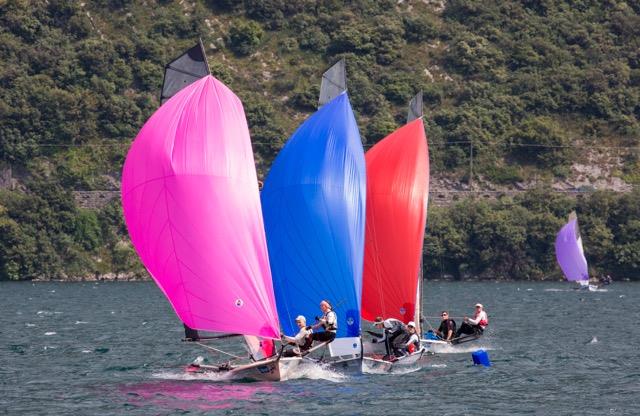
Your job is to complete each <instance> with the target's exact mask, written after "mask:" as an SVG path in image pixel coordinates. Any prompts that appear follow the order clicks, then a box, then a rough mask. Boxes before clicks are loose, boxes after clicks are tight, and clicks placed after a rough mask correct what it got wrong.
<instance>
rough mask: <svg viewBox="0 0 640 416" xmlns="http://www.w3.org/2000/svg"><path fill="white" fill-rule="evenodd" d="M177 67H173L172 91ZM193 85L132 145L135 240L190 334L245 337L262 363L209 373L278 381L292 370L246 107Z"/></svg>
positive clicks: (130, 206)
mask: <svg viewBox="0 0 640 416" xmlns="http://www.w3.org/2000/svg"><path fill="white" fill-rule="evenodd" d="M199 47H200V48H202V45H201V44H200V46H199ZM203 53H204V52H203V51H202V54H203ZM196 55H197V54H196V53H195V52H194V51H193V48H192V49H191V50H190V52H187V54H185V55H183V56H181V57H180V58H178V59H177V60H176V61H178V62H179V61H183V62H185V61H186V62H187V63H188V64H190V65H191V64H193V62H191V61H192V60H193V59H191V58H193V57H194V56H196ZM187 58H189V59H191V61H190V60H189V59H187ZM176 61H174V63H175V62H176ZM195 61H198V59H195ZM205 62H206V60H205ZM177 68H178V69H176V66H175V65H174V66H173V67H169V66H168V68H167V71H168V74H167V76H166V77H165V78H166V79H165V86H169V85H174V84H175V83H174V81H175V80H174V79H173V78H172V75H173V74H172V72H171V71H174V72H176V73H178V74H180V70H179V68H180V67H179V66H178V67H177ZM207 71H208V70H207ZM197 74H200V73H197ZM191 81H192V80H187V81H185V82H184V84H185V85H184V86H183V88H182V89H180V90H178V91H172V92H171V94H166V95H165V94H164V93H163V98H165V99H166V102H165V103H164V104H163V105H162V106H161V107H160V108H159V109H158V110H157V111H156V112H155V113H154V114H153V115H152V116H151V117H150V118H149V120H148V121H147V122H146V123H145V125H144V126H143V127H142V129H141V130H140V133H139V134H138V136H137V137H136V139H135V141H134V142H133V144H132V145H131V149H130V150H129V153H128V155H127V158H126V161H125V164H124V169H123V173H122V206H123V211H124V216H125V220H126V224H127V228H128V230H129V235H130V237H131V241H132V243H133V245H134V247H135V249H136V251H137V252H138V254H139V256H140V258H141V260H142V262H143V264H144V265H145V267H146V268H147V270H148V271H149V274H150V275H151V276H152V277H153V279H154V280H155V281H156V283H157V284H158V286H159V287H160V289H161V290H162V291H163V292H164V294H165V296H166V297H167V298H168V300H169V302H170V303H171V305H172V306H173V308H174V310H175V312H176V314H177V315H178V317H179V318H180V319H181V320H182V322H183V323H184V324H185V326H186V328H187V336H188V337H189V338H193V337H195V340H196V341H200V340H201V339H204V337H203V338H201V337H200V336H199V334H198V333H197V332H196V331H197V330H205V331H212V332H222V333H225V334H229V333H230V334H241V335H245V337H246V340H247V344H248V346H249V349H250V350H251V352H252V359H253V361H255V362H253V363H249V364H244V365H236V364H233V365H231V364H228V365H224V366H222V367H218V366H204V365H203V366H201V367H203V368H206V367H208V368H209V369H212V370H215V371H221V372H226V373H229V374H230V375H232V376H237V377H243V378H254V379H259V380H262V379H267V380H278V379H280V378H283V377H284V374H283V370H284V369H285V368H284V367H286V366H288V365H290V364H287V362H286V360H285V359H280V357H279V356H276V355H274V354H275V348H274V344H273V341H272V340H273V339H277V338H279V337H280V328H279V324H278V315H277V311H276V305H275V296H274V293H273V286H272V280H271V271H270V268H269V258H268V253H267V246H266V237H265V234H264V226H263V221H262V212H261V209H260V199H259V193H258V181H257V176H256V171H255V165H254V160H253V152H252V149H251V142H250V139H249V130H248V127H247V122H246V118H245V114H244V110H243V107H242V103H241V102H240V100H239V99H238V97H236V95H235V94H234V93H233V92H232V91H231V90H230V89H229V88H228V87H227V86H226V85H224V84H223V83H221V82H220V81H218V80H217V79H215V78H214V77H212V76H211V75H205V76H203V77H202V78H200V79H197V80H195V81H193V82H191ZM170 90H172V89H170ZM225 336H226V335H225ZM267 357H270V358H267ZM264 358H266V359H264ZM260 359H263V360H260ZM293 361H295V360H293ZM289 362H292V360H291V359H289ZM283 366H284V367H283Z"/></svg>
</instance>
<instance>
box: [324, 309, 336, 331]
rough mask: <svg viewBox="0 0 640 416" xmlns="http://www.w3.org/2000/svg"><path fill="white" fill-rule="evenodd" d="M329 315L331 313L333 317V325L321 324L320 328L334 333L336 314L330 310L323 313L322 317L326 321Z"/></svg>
mask: <svg viewBox="0 0 640 416" xmlns="http://www.w3.org/2000/svg"><path fill="white" fill-rule="evenodd" d="M330 313H333V316H334V317H335V319H334V323H333V324H327V323H323V324H322V327H323V328H324V330H325V331H331V332H336V331H337V330H338V315H336V313H335V312H334V311H333V310H330V311H328V312H327V313H325V314H324V315H323V316H322V317H323V318H324V319H325V320H328V319H327V318H328V316H329V314H330Z"/></svg>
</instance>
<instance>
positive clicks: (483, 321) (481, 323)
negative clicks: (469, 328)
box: [478, 311, 489, 328]
mask: <svg viewBox="0 0 640 416" xmlns="http://www.w3.org/2000/svg"><path fill="white" fill-rule="evenodd" d="M483 312H484V311H483ZM484 316H486V318H485V319H481V320H480V322H478V325H479V326H481V327H482V328H484V327H486V326H489V316H488V315H487V313H486V312H484Z"/></svg>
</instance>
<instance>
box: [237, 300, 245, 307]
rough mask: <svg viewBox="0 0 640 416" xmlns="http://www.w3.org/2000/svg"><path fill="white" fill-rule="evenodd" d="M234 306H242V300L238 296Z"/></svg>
mask: <svg viewBox="0 0 640 416" xmlns="http://www.w3.org/2000/svg"><path fill="white" fill-rule="evenodd" d="M235 303H236V307H238V308H242V306H243V305H244V301H243V300H242V299H240V298H238V299H236V302H235Z"/></svg>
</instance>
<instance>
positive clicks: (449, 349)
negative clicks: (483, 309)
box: [420, 335, 482, 354]
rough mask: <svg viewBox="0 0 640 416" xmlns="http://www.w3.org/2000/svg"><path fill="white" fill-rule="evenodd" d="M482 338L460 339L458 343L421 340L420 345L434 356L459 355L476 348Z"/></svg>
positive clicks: (473, 336)
mask: <svg viewBox="0 0 640 416" xmlns="http://www.w3.org/2000/svg"><path fill="white" fill-rule="evenodd" d="M481 338H482V337H480V336H475V335H471V336H468V337H464V338H462V342H460V343H451V342H447V341H442V340H432V339H421V340H420V344H421V345H422V346H423V347H425V348H426V349H427V351H429V352H431V353H434V354H459V353H464V352H469V350H471V349H474V348H477V347H478V346H479V344H480V339H481Z"/></svg>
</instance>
